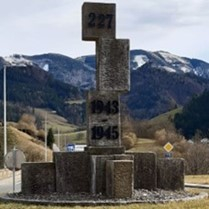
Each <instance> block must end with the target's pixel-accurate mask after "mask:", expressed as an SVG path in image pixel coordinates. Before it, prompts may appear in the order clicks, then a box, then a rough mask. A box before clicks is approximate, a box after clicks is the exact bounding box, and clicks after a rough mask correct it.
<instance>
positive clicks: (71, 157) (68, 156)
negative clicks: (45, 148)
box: [54, 152, 91, 193]
mask: <svg viewBox="0 0 209 209" xmlns="http://www.w3.org/2000/svg"><path fill="white" fill-rule="evenodd" d="M54 162H55V169H56V188H57V192H58V193H67V192H69V193H76V192H90V176H91V167H90V157H89V155H88V154H87V153H86V152H54Z"/></svg>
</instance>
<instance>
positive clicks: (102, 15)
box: [82, 2, 116, 41]
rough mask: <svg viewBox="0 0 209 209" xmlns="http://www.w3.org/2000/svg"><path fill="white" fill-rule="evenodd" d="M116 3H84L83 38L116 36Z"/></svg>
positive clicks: (90, 39) (89, 39) (88, 39)
mask: <svg viewBox="0 0 209 209" xmlns="http://www.w3.org/2000/svg"><path fill="white" fill-rule="evenodd" d="M115 8H116V6H115V4H104V3H89V2H88V3H87V2H86V3H84V4H83V6H82V39H83V40H87V41H96V40H98V39H99V38H101V37H106V38H115V20H116V17H115V16H116V12H115Z"/></svg>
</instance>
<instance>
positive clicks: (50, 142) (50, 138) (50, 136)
mask: <svg viewBox="0 0 209 209" xmlns="http://www.w3.org/2000/svg"><path fill="white" fill-rule="evenodd" d="M54 141H55V139H54V134H53V130H52V128H50V129H49V131H48V134H47V146H48V147H49V148H50V149H52V146H53V143H54Z"/></svg>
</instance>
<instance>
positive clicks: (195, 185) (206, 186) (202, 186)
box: [184, 183, 209, 189]
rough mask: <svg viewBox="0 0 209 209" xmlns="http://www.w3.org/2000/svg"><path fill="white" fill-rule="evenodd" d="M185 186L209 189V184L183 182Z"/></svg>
mask: <svg viewBox="0 0 209 209" xmlns="http://www.w3.org/2000/svg"><path fill="white" fill-rule="evenodd" d="M184 186H185V187H190V188H200V189H209V185H206V184H187V183H186V184H184Z"/></svg>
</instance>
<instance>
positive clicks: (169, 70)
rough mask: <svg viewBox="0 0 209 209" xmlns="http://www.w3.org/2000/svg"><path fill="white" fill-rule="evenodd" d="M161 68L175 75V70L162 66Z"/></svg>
mask: <svg viewBox="0 0 209 209" xmlns="http://www.w3.org/2000/svg"><path fill="white" fill-rule="evenodd" d="M162 68H163V69H164V70H166V71H168V72H170V73H176V70H175V69H173V68H171V67H167V66H163V67H162Z"/></svg>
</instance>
